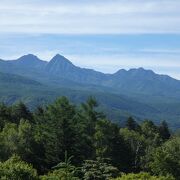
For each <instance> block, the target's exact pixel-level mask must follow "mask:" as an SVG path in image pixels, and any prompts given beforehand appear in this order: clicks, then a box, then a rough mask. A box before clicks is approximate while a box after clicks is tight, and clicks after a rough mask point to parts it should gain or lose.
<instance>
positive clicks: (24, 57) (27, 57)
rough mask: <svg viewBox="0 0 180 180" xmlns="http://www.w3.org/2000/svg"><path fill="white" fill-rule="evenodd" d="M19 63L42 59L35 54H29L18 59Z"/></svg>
mask: <svg viewBox="0 0 180 180" xmlns="http://www.w3.org/2000/svg"><path fill="white" fill-rule="evenodd" d="M17 60H19V61H37V60H38V61H39V60H40V59H39V58H38V57H37V56H35V55H34V54H27V55H24V56H22V57H20V58H19V59H17Z"/></svg>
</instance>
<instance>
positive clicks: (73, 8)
mask: <svg viewBox="0 0 180 180" xmlns="http://www.w3.org/2000/svg"><path fill="white" fill-rule="evenodd" d="M179 9H180V1H178V0H173V1H172V0H158V1H157V0H128V1H125V0H111V1H109V0H107V1H102V0H97V1H94V0H92V1H79V0H78V1H71V0H70V1H68V3H67V1H55V0H54V1H46V0H45V1H42V0H38V1H34V0H33V1H31V0H29V1H28V0H25V1H23V0H14V1H10V0H6V1H5V0H2V2H1V3H0V32H1V33H56V34H58V33H59V34H106V33H107V34H119V33H180V11H179Z"/></svg>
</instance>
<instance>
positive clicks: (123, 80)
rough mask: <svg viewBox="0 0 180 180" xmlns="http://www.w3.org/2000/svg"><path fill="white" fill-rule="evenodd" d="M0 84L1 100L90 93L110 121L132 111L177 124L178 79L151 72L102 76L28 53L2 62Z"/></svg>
mask: <svg viewBox="0 0 180 180" xmlns="http://www.w3.org/2000/svg"><path fill="white" fill-rule="evenodd" d="M0 87H1V88H0V100H1V101H4V102H5V103H9V104H11V103H14V102H16V101H19V100H22V101H24V102H25V103H27V104H28V105H29V106H30V107H31V108H33V107H35V106H37V105H40V104H46V103H49V102H51V101H53V100H54V99H55V98H56V97H58V96H62V95H65V96H68V97H69V98H70V99H71V100H72V101H73V102H75V103H80V102H81V101H84V100H85V99H86V98H87V97H88V96H90V95H91V96H94V97H95V98H96V99H97V100H98V102H99V104H100V110H103V111H104V112H105V113H107V115H108V117H109V118H111V119H112V120H114V121H117V122H120V123H123V120H124V119H125V118H126V117H128V116H130V115H131V116H133V117H135V118H136V119H138V120H142V119H144V118H150V119H152V120H154V121H155V122H157V123H159V122H160V121H162V120H166V121H168V122H169V124H170V125H171V126H172V127H174V128H178V127H180V81H179V80H176V79H174V78H171V77H170V76H167V75H159V74H156V73H154V72H153V71H152V70H145V69H143V68H138V69H130V70H124V69H120V70H119V71H117V72H116V73H114V74H105V73H102V72H98V71H95V70H92V69H86V68H80V67H77V66H75V65H74V64H73V63H72V62H71V61H69V60H68V59H67V58H65V57H64V56H61V55H59V54H57V55H56V56H54V57H53V58H52V59H51V60H50V61H49V62H47V61H43V60H41V59H39V58H38V57H37V56H35V55H33V54H28V55H25V56H22V57H20V58H18V59H16V60H0Z"/></svg>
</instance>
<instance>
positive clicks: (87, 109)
mask: <svg viewBox="0 0 180 180" xmlns="http://www.w3.org/2000/svg"><path fill="white" fill-rule="evenodd" d="M97 106H98V103H97V102H96V100H95V99H93V98H91V97H90V98H89V99H88V100H87V101H86V102H84V103H82V104H80V105H74V104H73V103H71V102H70V101H69V100H68V99H67V98H66V97H61V98H58V99H57V100H56V101H55V102H54V103H52V104H49V105H47V106H44V107H43V106H42V107H37V108H36V109H35V110H33V111H30V110H29V109H28V107H27V106H26V105H25V104H24V103H23V102H19V103H16V104H14V105H11V106H9V105H5V104H3V103H1V104H0V179H5V180H6V179H7V180H9V179H10V180H36V179H40V180H81V179H82V180H128V179H130V180H136V179H140V180H147V179H148V180H158V179H160V180H175V179H177V180H178V179H180V135H179V134H178V133H172V132H171V130H170V129H169V128H168V124H167V123H166V122H165V121H163V122H161V123H160V124H159V125H156V124H154V123H153V122H152V121H150V120H144V121H142V122H141V123H137V122H136V121H135V120H134V119H133V118H132V117H129V118H128V119H127V121H126V123H125V126H123V127H122V126H121V125H119V124H115V123H113V122H111V120H109V119H107V118H106V116H105V115H104V114H103V113H101V112H99V111H98V110H97V109H98V108H97ZM147 118H148V117H147Z"/></svg>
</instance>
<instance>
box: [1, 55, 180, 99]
mask: <svg viewBox="0 0 180 180" xmlns="http://www.w3.org/2000/svg"><path fill="white" fill-rule="evenodd" d="M0 71H1V72H6V73H15V74H19V75H23V76H26V77H30V78H32V79H35V80H38V81H41V82H43V83H47V84H51V85H54V86H57V87H58V86H59V87H63V86H65V87H71V88H80V89H81V88H82V86H86V87H87V88H93V87H94V88H95V89H96V90H97V89H99V90H102V89H103V90H105V89H107V90H108V91H109V90H110V91H111V92H114V93H119V94H127V95H129V94H130V93H133V94H137V95H138V94H140V95H142V94H148V95H156V96H157V95H160V96H162V95H166V96H170V97H171V96H172V97H176V96H180V81H178V80H175V79H173V78H171V77H169V76H167V75H158V74H155V73H154V72H153V71H151V70H145V69H143V68H139V69H130V70H128V71H126V70H123V69H122V70H119V71H118V72H116V73H114V74H104V73H101V72H97V71H94V70H92V69H85V68H80V67H77V66H75V65H74V64H72V62H70V61H69V60H68V59H66V58H65V57H63V56H61V55H58V54H57V55H56V56H55V57H53V58H52V59H51V60H50V61H49V62H46V61H42V60H40V59H39V58H37V57H36V56H34V55H31V54H29V55H25V56H22V57H21V58H19V59H17V60H14V61H2V60H1V61H0ZM84 88H85V87H84Z"/></svg>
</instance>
